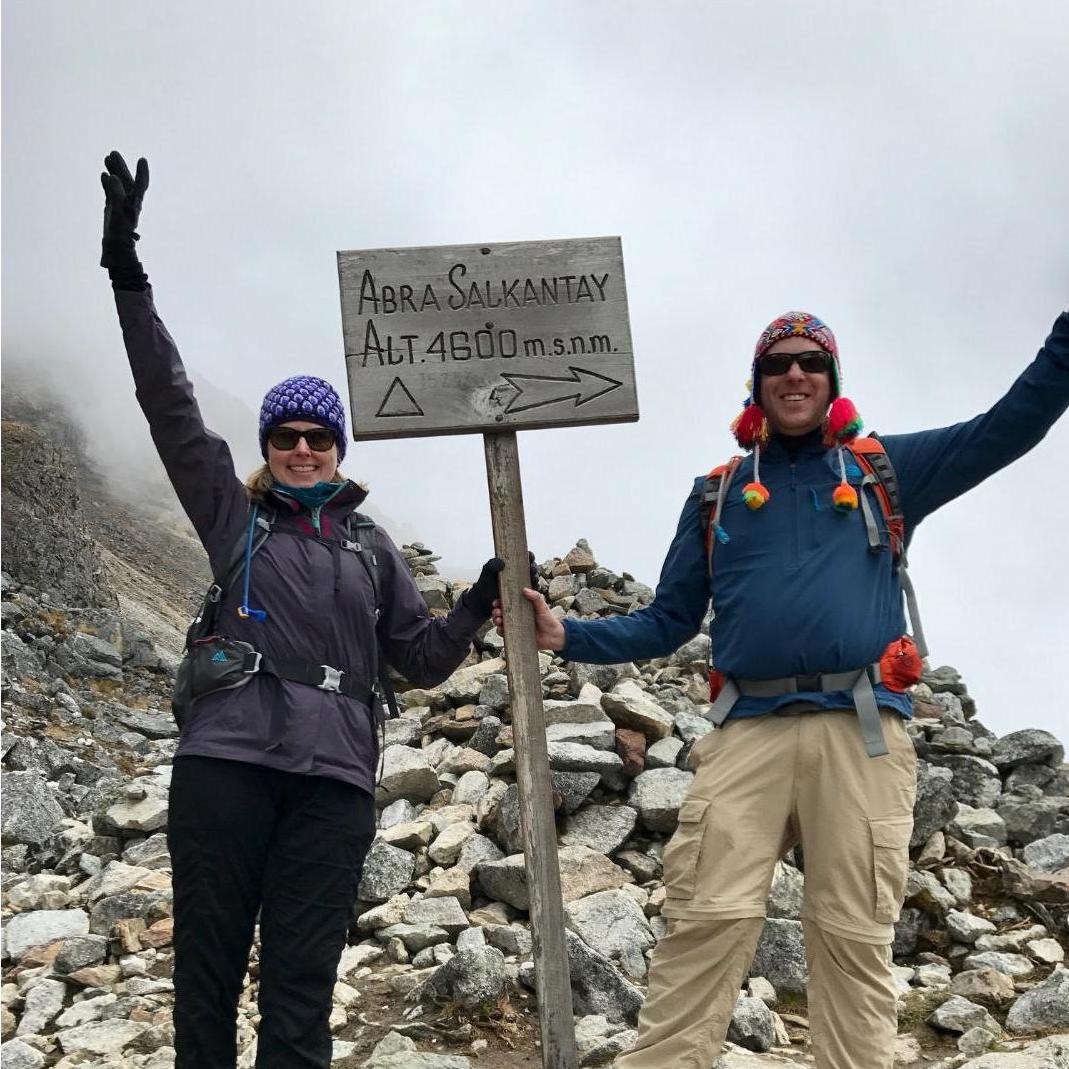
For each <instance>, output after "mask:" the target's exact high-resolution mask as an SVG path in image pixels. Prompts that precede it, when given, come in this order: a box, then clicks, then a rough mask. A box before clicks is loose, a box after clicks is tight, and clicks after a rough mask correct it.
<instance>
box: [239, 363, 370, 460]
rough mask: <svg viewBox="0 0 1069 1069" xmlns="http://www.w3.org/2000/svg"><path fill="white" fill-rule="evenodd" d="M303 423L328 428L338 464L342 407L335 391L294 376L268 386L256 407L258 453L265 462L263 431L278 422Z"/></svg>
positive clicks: (343, 438)
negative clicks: (335, 438) (335, 445)
mask: <svg viewBox="0 0 1069 1069" xmlns="http://www.w3.org/2000/svg"><path fill="white" fill-rule="evenodd" d="M291 420H306V421H307V422H309V423H318V424H320V425H321V426H323V427H330V428H331V429H332V430H333V431H334V433H335V434H336V435H337V436H338V463H339V464H340V463H341V461H342V458H343V457H344V456H345V446H346V440H347V439H348V436H349V435H348V431H347V430H346V427H345V406H344V405H343V404H342V402H341V398H340V397H339V396H338V393H337V391H336V390H335V389H334V387H333V386H331V384H330V383H329V382H327V381H326V380H325V379H320V378H316V376H315V375H294V376H293V377H292V378H288V379H285V380H284V381H283V382H280V383H279V384H278V385H277V386H272V387H271V389H270V390H268V391H267V394H266V396H265V397H264V402H263V404H262V405H261V406H260V452H261V453H262V454H263V456H264V459H265V460H266V459H267V432H268V431H269V430H271V428H272V427H277V426H278V425H279V424H280V423H289V422H290V421H291Z"/></svg>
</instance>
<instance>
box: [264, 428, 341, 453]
mask: <svg viewBox="0 0 1069 1069" xmlns="http://www.w3.org/2000/svg"><path fill="white" fill-rule="evenodd" d="M302 438H303V439H304V440H305V441H306V442H307V443H308V448H309V449H311V450H312V452H313V453H325V452H326V451H327V450H328V449H330V447H331V446H332V445H335V444H336V443H337V441H338V437H337V435H336V434H335V433H334V431H332V430H331V429H330V427H311V428H310V429H309V430H306V431H299V430H297V428H296V427H272V428H271V429H270V430H269V431H268V432H267V440H268V441H269V442H270V443H271V444H272V445H273V446H274V447H275V448H276V449H282V450H286V449H296V448H297V443H298V442H299V441H300V440H301V439H302Z"/></svg>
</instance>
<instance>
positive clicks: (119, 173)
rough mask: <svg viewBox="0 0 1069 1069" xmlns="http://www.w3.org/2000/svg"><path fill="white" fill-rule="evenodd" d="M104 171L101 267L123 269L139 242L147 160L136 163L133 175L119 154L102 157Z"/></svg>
mask: <svg viewBox="0 0 1069 1069" xmlns="http://www.w3.org/2000/svg"><path fill="white" fill-rule="evenodd" d="M104 166H105V168H107V170H105V171H104V172H103V173H102V174H101V175H100V184H101V185H102V186H103V187H104V240H103V244H102V251H101V256H100V266H101V267H108V268H125V267H128V266H129V265H130V261H131V259H134V260H135V261H136V256H134V242H135V241H137V240H138V234H137V221H138V218H139V217H140V215H141V204H142V202H143V201H144V199H145V191H146V190H147V189H148V161H147V160H146V159H144V158H143V157H142V158H141V159H139V160H138V161H137V173H136V176H134V175H131V174H130V168H129V167H127V166H126V160H124V159H123V158H122V156H121V155H120V154H119V153H118V152H109V153H108V154H107V156H105V157H104Z"/></svg>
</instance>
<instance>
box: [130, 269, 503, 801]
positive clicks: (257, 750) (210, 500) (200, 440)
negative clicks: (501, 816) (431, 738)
mask: <svg viewBox="0 0 1069 1069" xmlns="http://www.w3.org/2000/svg"><path fill="white" fill-rule="evenodd" d="M115 303H116V305H117V307H118V310H119V322H120V324H121V326H122V332H123V340H124V342H125V344H126V352H127V355H128V356H129V358H130V367H131V369H132V371H133V376H134V382H135V384H136V387H137V400H138V403H139V404H140V405H141V409H142V411H143V412H144V413H145V416H146V418H147V419H148V423H149V428H150V430H151V432H152V440H153V442H155V444H156V449H157V450H158V452H159V454H160V458H161V459H162V460H163V464H164V467H165V468H166V470H167V475H168V477H169V478H170V480H171V483H172V485H173V486H174V489H175V492H176V493H177V495H178V499H179V501H180V502H181V503H182V507H183V508H184V509H185V512H186V515H188V516H189V519H190V521H191V522H192V524H193V527H194V528H195V529H196V532H197V535H198V536H199V537H200V540H201V542H202V543H203V545H204V548H205V549H206V550H207V553H208V558H209V560H210V562H211V566H212V572H213V574H215V575H219V574H221V573H222V572H223V571H224V570H225V568H226V566H227V564H228V563H229V559H230V556H231V554H232V552H233V550H234V547H235V545H236V544H237V541H238V539H239V538H240V537H241V536H242V534H243V532H244V531H246V530H247V520H248V496H247V494H246V491H245V486H244V483H243V482H242V480H241V479H239V478H238V476H237V474H236V473H235V471H234V462H233V460H232V458H231V455H230V449H229V448H228V447H227V444H226V442H224V441H223V439H222V438H220V437H219V436H218V435H217V434H213V433H212V432H211V431H209V430H208V429H207V428H206V427H205V426H204V422H203V420H202V418H201V414H200V409H199V408H198V406H197V402H196V400H195V399H194V396H193V387H192V385H191V383H190V381H189V379H188V378H187V376H186V373H185V369H184V368H183V366H182V360H181V357H180V356H179V354H178V349H177V347H176V346H175V344H174V342H173V341H172V339H171V336H170V334H168V333H167V329H166V327H164V325H163V323H162V322H161V321H160V318H159V316H158V315H157V313H156V309H155V306H154V304H153V301H152V290H151V288H150V289H147V290H145V291H143V292H134V291H128V290H118V291H116V293H115ZM366 496H367V494H366V491H364V490H363V489H361V488H360V487H358V486H357V485H356V484H355V483H352V482H350V483H348V484H347V485H346V486H345V488H344V489H343V490H341V491H340V492H339V493H338V494H336V495H335V496H334V497H333V498H332V499H331V500H330V501H329V502H328V503H327V504H326V505H324V506H323V507H322V510H321V513H320V515H319V517H318V519H319V525H320V531H319V532H317V531H316V530H315V527H314V525H313V522H312V515H311V513H310V512H309V510H308V509H306V508H304V507H302V506H300V505H298V504H297V502H296V501H293V500H292V499H289V498H283V497H278V496H274V495H273V496H272V497H271V499H270V501H269V504H270V506H271V507H272V508H273V509H275V511H276V513H277V518H276V522H275V526H274V529H273V531H272V533H271V536H270V537H269V538H268V539H267V540H266V541H265V542H264V544H263V546H262V547H261V549H260V550H259V552H258V553H257V554H256V556H255V557H254V558H253V561H252V570H251V573H250V598H249V601H250V604H251V605H252V606H254V607H255V608H258V609H263V610H266V612H267V619H266V620H264V621H262V622H261V621H256V620H251V619H250V620H243V619H241V618H240V617H239V616H238V615H237V612H236V610H237V607H238V605H239V604H240V603H241V601H242V583H241V582H240V581H239V582H237V583H234V584H233V585H232V587H231V589H230V590H229V591H228V592H227V593H226V595H225V596H224V598H223V600H222V601H221V603H220V606H219V614H218V617H217V621H218V623H217V628H216V629H217V631H218V632H219V633H220V634H225V635H227V636H229V637H230V638H235V639H240V640H243V641H245V642H249V643H251V644H252V645H253V646H254V647H255V648H256V649H257V650H259V651H260V652H261V653H263V654H264V655H265V656H266V657H267V658H273V659H277V660H280V661H281V660H290V661H295V660H299V661H307V662H310V663H312V664H328V665H331V666H332V667H334V668H341V669H343V670H345V671H346V672H349V673H351V675H352V677H353V678H357V679H361V680H362V681H363V682H365V683H366V684H368V685H369V686H370V685H371V684H373V683H374V681H375V678H376V676H377V672H378V667H377V664H378V648H379V642H381V646H382V649H383V651H384V653H385V655H386V658H387V660H388V661H389V663H390V664H391V665H392V666H393V667H394V668H396V669H397V670H398V671H399V672H400V673H401V674H402V675H403V676H404V677H405V678H406V679H407V680H409V681H410V682H412V683H415V684H417V685H419V686H434V685H435V684H437V683H440V682H441V681H442V680H443V679H445V678H446V677H447V676H449V675H450V673H452V672H453V671H454V670H455V669H456V668H457V666H458V665H459V664H460V663H461V662H462V661H463V660H464V658H465V656H466V655H467V653H468V651H469V649H470V647H471V640H472V638H473V637H474V635H475V632H476V631H477V630H478V629H479V627H480V626H481V625H482V623H483V618H482V617H481V616H479V614H478V613H475V612H472V611H471V610H470V609H468V608H467V607H466V605H465V604H464V603H463V601H461V602H460V603H458V605H457V607H456V608H454V609H453V611H452V612H451V613H450V614H449V616H448V617H444V618H431V616H430V614H429V612H428V610H427V606H426V604H425V603H424V600H423V597H422V595H421V594H420V592H419V590H418V589H417V587H416V584H415V582H414V581H413V579H412V576H411V574H410V572H409V570H408V567H407V565H406V564H405V562H404V559H403V557H402V556H401V554H400V553H399V552H398V550H397V547H396V546H395V545H394V544H393V542H392V541H391V540H390V539H389V538H388V537H387V536H386V534H385V532H384V531H382V529H381V528H379V529H378V530H377V532H376V538H377V558H378V566H377V576H378V582H379V586H380V588H381V594H380V599H381V603H382V610H381V616H380V618H379V620H378V624H377V627H376V618H375V595H374V591H373V589H372V585H371V579H370V576H369V575H368V570H367V568H366V567H365V566H364V564H363V563H362V562H361V561H360V560H359V559H358V557H357V554H355V553H352V552H347V551H344V550H342V549H341V547H340V539H341V538H343V537H344V533H343V524H344V519H345V517H346V516H347V515H348V514H349V513H350V512H352V511H353V509H356V508H358V507H359V505H360V504H361V502H363V500H364V498H365V497H366ZM376 631H377V637H378V640H379V642H377V641H376ZM193 755H197V756H201V757H218V758H224V759H228V760H233V761H245V762H248V763H250V764H257V765H267V766H269V767H271V768H277V769H281V770H283V771H286V772H300V773H306V774H309V775H316V776H328V777H331V778H333V779H340V780H344V781H345V782H347V783H352V784H355V785H356V786H357V787H359V788H361V789H362V790H365V791H367V792H369V793H371V794H373V793H374V790H375V765H376V760H377V755H378V743H377V739H376V737H375V730H374V718H373V716H372V713H371V710H369V709H368V707H367V706H366V705H364V704H363V703H362V702H359V701H356V700H354V699H352V698H347V697H345V696H344V695H342V694H338V693H334V692H330V691H324V690H319V689H318V688H316V687H313V686H309V685H307V684H304V683H294V682H290V681H288V680H282V679H278V678H277V677H275V676H270V675H266V674H261V675H254V676H252V677H251V679H250V681H249V682H248V683H247V684H245V685H244V686H242V687H238V688H236V689H233V690H223V691H218V692H216V693H214V694H207V695H205V696H204V697H202V698H199V699H197V701H196V702H195V703H194V704H193V708H192V710H191V711H190V714H189V718H188V722H187V725H186V729H185V731H184V733H183V735H182V738H181V741H180V742H179V746H178V751H177V753H176V755H175V756H176V757H186V756H193Z"/></svg>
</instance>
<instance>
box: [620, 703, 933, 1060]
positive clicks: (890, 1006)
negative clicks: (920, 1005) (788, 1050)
mask: <svg viewBox="0 0 1069 1069" xmlns="http://www.w3.org/2000/svg"><path fill="white" fill-rule="evenodd" d="M881 720H882V722H883V730H884V735H885V737H886V739H887V746H888V749H889V750H890V753H888V754H887V755H886V756H883V757H875V758H870V757H868V756H867V755H866V753H865V749H864V745H863V744H862V740H861V732H860V730H859V727H858V723H857V716H856V714H855V713H854V712H853V710H849V711H846V710H843V711H838V710H836V711H831V712H810V713H804V714H802V715H798V716H776V715H768V716H761V717H756V718H754V719H748V720H729V721H728V722H727V724H725V725H724V727H723V728H720V729H718V730H715V731H712V732H710V733H709V734H708V735H706V736H704V737H703V738H702V739H701V740H700V741H699V742H698V743H697V744H696V745H695V747H694V751H693V761H694V763H695V765H696V766H697V774H696V775H695V778H694V782H693V783H692V785H691V788H690V790H689V791H688V792H687V796H686V798H685V800H684V801H683V804H682V806H681V807H680V811H679V827H678V829H677V831H676V833H675V835H674V836H673V837H672V839H671V841H670V842H669V843H668V846H667V847H666V849H665V853H664V880H665V887H666V889H667V892H668V898H667V901H666V903H665V906H664V909H663V913H664V915H665V916H666V917H668V918H669V930H668V934H667V935H666V936H665V937H664V938H663V939H661V941H660V942H659V943H658V944H657V948H656V950H655V952H654V957H653V965H652V968H651V970H650V977H649V993H648V995H647V998H646V1004H645V1006H644V1007H643V1009H642V1012H641V1015H640V1017H639V1037H638V1041H637V1043H636V1046H635V1049H634V1050H632V1051H631V1052H630V1053H628V1054H626V1055H624V1056H622V1057H621V1058H620V1059H619V1060H618V1061H617V1063H616V1065H617V1069H711V1067H712V1065H713V1063H714V1061H715V1060H716V1058H717V1056H718V1055H719V1053H720V1049H721V1046H722V1044H723V1042H724V1037H725V1035H726V1033H727V1029H728V1025H729V1023H730V1022H731V1015H732V1011H733V1009H734V1006H735V1000H736V998H737V996H738V993H739V988H740V986H741V985H742V983H743V982H744V980H745V977H746V974H747V971H748V969H749V967H750V964H751V962H752V960H753V956H754V949H755V947H756V945H757V941H758V937H759V936H760V934H761V929H762V925H763V918H764V916H765V900H766V898H767V897H768V892H769V887H770V885H771V883H772V875H773V868H774V866H775V863H776V861H777V860H778V859H779V858H781V857H782V856H783V855H784V853H786V852H787V850H789V849H790V848H791V846H793V845H794V844H795V843H798V842H800V843H801V844H802V846H803V849H804V851H805V904H804V907H803V910H802V924H803V931H804V935H805V944H806V959H807V963H808V968H809V985H808V998H809V1023H810V1034H811V1038H812V1043H813V1054H814V1056H815V1059H816V1065H817V1069H890V1066H891V1064H892V1060H893V1055H894V1046H895V1035H896V1032H897V1023H896V1010H895V1007H896V992H895V985H894V982H893V979H892V976H891V971H890V965H891V946H890V944H891V942H892V940H893V937H894V927H893V926H894V922H895V921H896V920H897V919H898V912H899V907H900V904H901V900H902V895H903V892H904V889H905V881H906V872H907V868H908V863H909V855H908V849H909V838H910V834H911V832H912V828H913V802H914V797H915V794H916V757H915V755H914V750H913V743H912V742H911V740H910V738H909V736H908V734H907V733H906V729H905V725H904V723H903V721H902V719H901V718H900V717H899V716H897V715H895V714H892V713H881Z"/></svg>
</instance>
